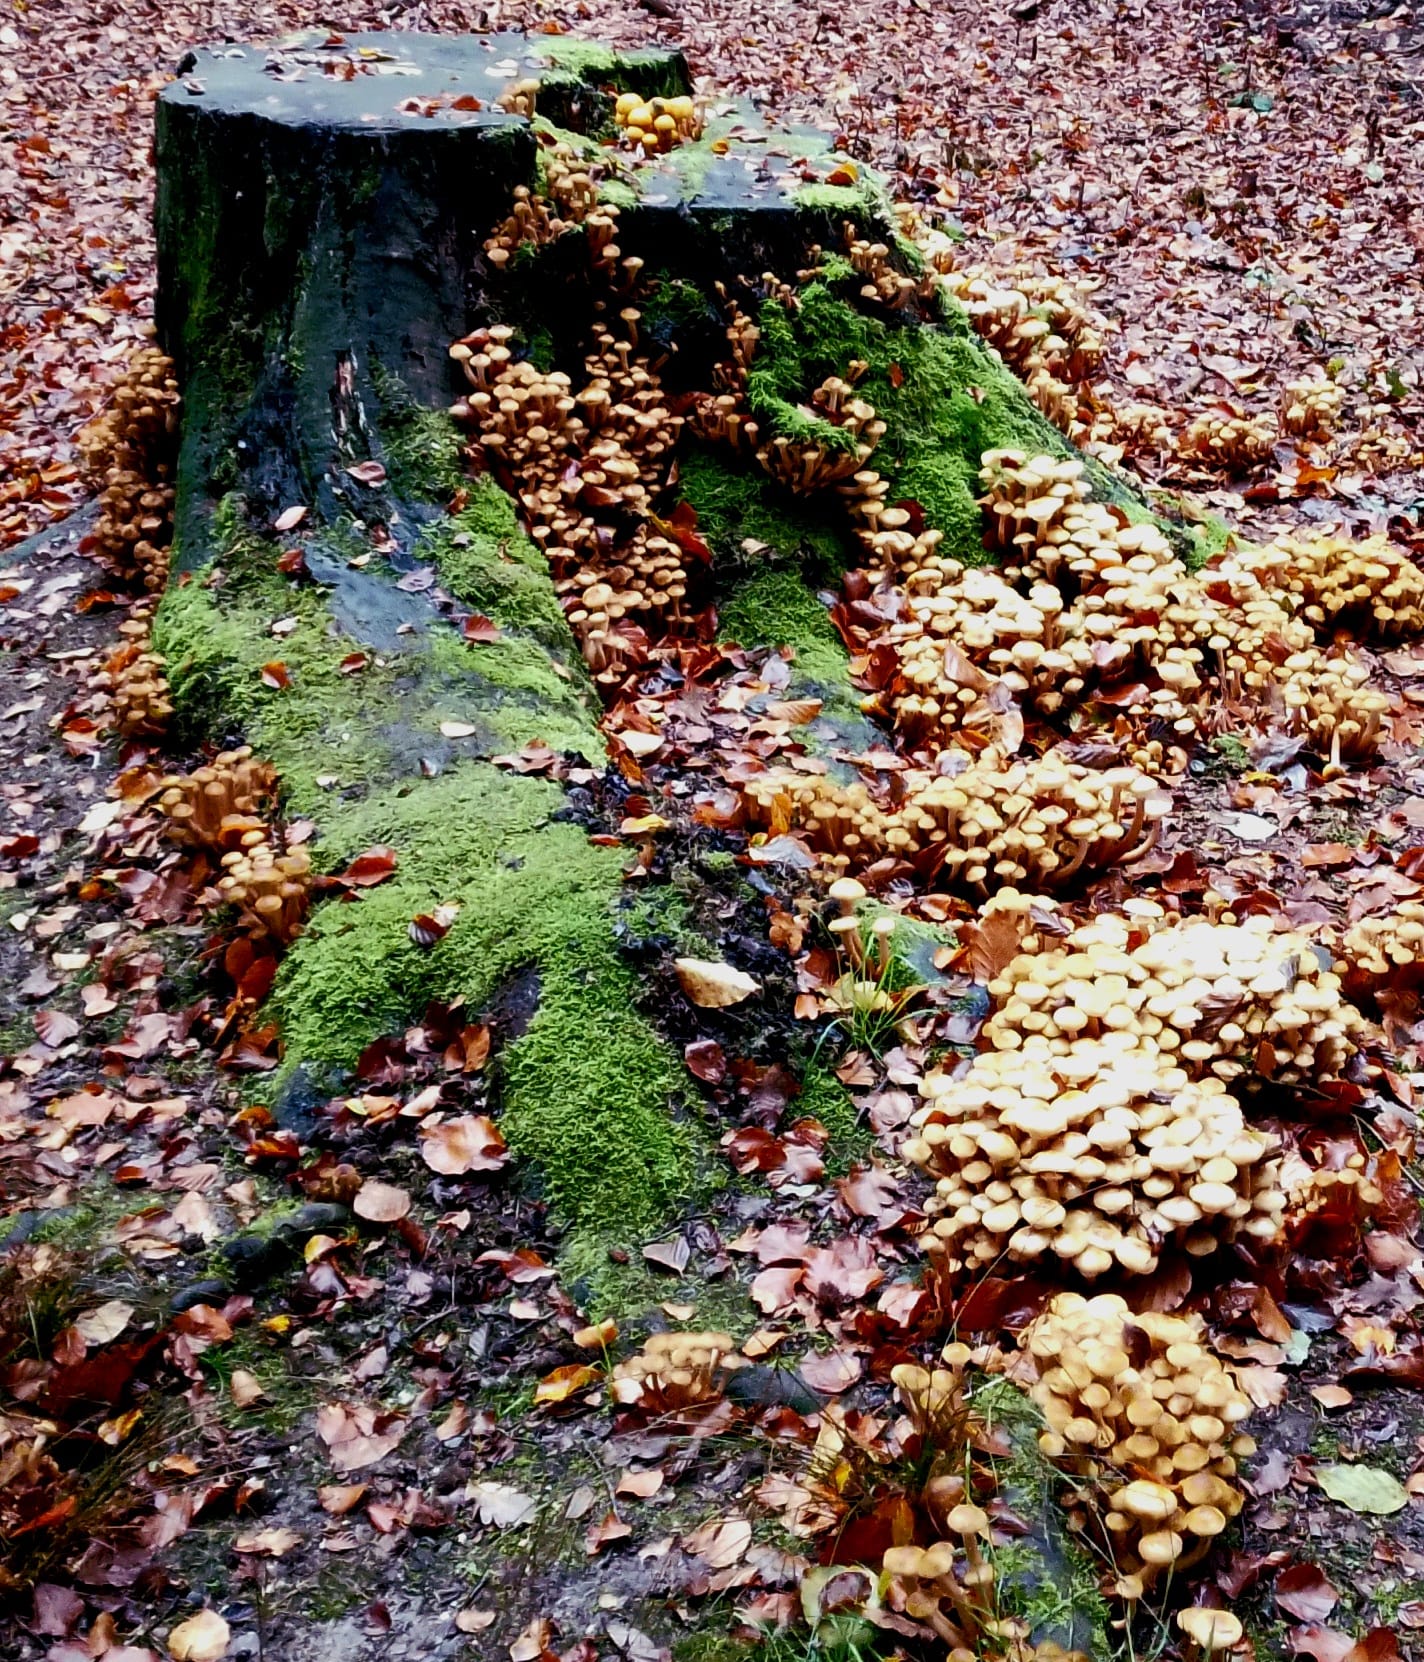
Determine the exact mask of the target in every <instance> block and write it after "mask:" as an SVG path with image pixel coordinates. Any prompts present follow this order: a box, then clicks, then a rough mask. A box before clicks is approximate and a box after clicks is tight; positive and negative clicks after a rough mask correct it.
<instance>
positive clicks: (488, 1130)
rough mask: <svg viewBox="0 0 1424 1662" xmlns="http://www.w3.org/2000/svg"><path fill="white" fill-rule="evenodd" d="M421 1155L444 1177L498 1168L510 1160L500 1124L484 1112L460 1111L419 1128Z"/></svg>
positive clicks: (496, 1169) (432, 1169)
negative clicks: (468, 1112)
mask: <svg viewBox="0 0 1424 1662" xmlns="http://www.w3.org/2000/svg"><path fill="white" fill-rule="evenodd" d="M420 1157H421V1159H422V1160H424V1161H425V1163H426V1165H427V1166H429V1167H430V1169H431V1171H438V1172H440V1173H441V1174H442V1175H443V1176H445V1177H463V1176H464V1175H465V1173H466V1172H472V1171H498V1170H499V1169H500V1167H501V1166H503V1165H504V1164H505V1163H506V1162H507V1161H508V1159H509V1150H508V1149H507V1148H506V1147H505V1144H504V1138H503V1137H502V1136H500V1133H499V1127H498V1126H497V1125H496V1124H495V1123H494V1121H493V1120H492V1119H489V1118H487V1117H486V1116H485V1115H484V1114H461V1115H460V1116H459V1117H458V1118H456V1119H452V1120H441V1121H440V1123H439V1124H438V1125H422V1126H421V1128H420Z"/></svg>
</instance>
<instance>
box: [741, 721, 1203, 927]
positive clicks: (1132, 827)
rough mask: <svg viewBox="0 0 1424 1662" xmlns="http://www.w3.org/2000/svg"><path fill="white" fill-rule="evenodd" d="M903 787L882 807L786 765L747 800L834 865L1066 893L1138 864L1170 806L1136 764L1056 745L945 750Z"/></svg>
mask: <svg viewBox="0 0 1424 1662" xmlns="http://www.w3.org/2000/svg"><path fill="white" fill-rule="evenodd" d="M956 762H957V763H958V764H959V767H958V769H957V770H956V768H955V765H954V764H955V763H956ZM895 791H896V797H895V800H894V801H893V803H891V802H882V801H877V800H876V798H875V797H874V796H872V794H871V792H870V790H869V788H868V787H867V786H866V785H865V784H863V783H861V782H859V781H852V782H850V783H848V784H842V783H840V782H838V781H836V780H834V779H831V778H829V777H828V776H826V775H823V774H807V773H801V772H797V771H796V770H794V769H791V768H776V769H771V770H769V771H768V772H766V773H763V774H756V775H754V776H753V777H752V778H750V779H749V780H747V782H746V784H745V785H744V786H743V798H744V801H745V804H746V808H747V813H748V816H749V818H750V819H751V821H752V823H753V824H756V825H760V826H764V827H766V828H768V829H771V830H773V831H777V832H780V831H784V830H786V829H794V830H797V831H799V832H801V833H802V834H803V835H804V836H805V837H806V840H807V841H808V842H809V843H810V845H811V846H812V848H814V849H816V850H817V851H818V852H819V853H820V854H821V855H822V856H823V857H824V863H825V865H826V866H827V868H828V869H830V870H832V871H838V872H842V873H844V872H850V871H859V870H863V869H864V868H865V867H866V866H868V865H871V864H873V863H874V862H875V861H877V860H881V859H886V858H890V859H897V860H905V861H908V862H909V863H911V864H912V865H914V867H915V869H916V871H917V872H918V873H919V874H920V875H921V876H922V877H923V878H925V879H926V880H930V879H933V881H934V882H936V883H937V884H941V885H944V886H946V887H950V888H957V889H965V890H968V891H969V892H970V893H972V894H983V893H987V892H989V891H991V890H994V889H998V888H1001V887H1003V886H1005V885H1008V886H1011V887H1019V886H1024V887H1028V888H1032V889H1057V888H1063V887H1068V886H1071V885H1072V884H1074V883H1078V882H1083V881H1085V880H1087V879H1090V878H1093V877H1098V876H1101V875H1102V873H1103V872H1105V871H1107V870H1110V869H1112V868H1113V867H1126V866H1131V865H1132V864H1133V863H1134V862H1135V861H1138V860H1141V859H1142V858H1143V857H1144V856H1145V855H1146V854H1148V853H1149V852H1150V851H1151V849H1152V847H1153V846H1154V844H1155V842H1156V838H1157V831H1158V827H1159V826H1160V824H1161V822H1162V819H1163V816H1164V815H1165V814H1166V812H1167V809H1168V807H1169V806H1170V802H1171V799H1170V797H1169V796H1168V794H1167V793H1166V792H1165V791H1163V790H1162V789H1161V788H1160V787H1159V786H1158V785H1157V783H1156V782H1155V781H1154V780H1153V779H1151V778H1149V777H1148V776H1147V775H1146V774H1143V773H1141V772H1139V771H1138V770H1137V769H1136V768H1132V767H1118V768H1106V769H1101V770H1100V769H1095V768H1088V767H1084V766H1082V765H1081V764H1078V763H1073V762H1068V761H1065V760H1064V758H1063V757H1062V755H1061V754H1060V753H1059V752H1057V751H1053V750H1050V751H1049V752H1048V754H1047V755H1046V756H1043V757H1041V758H1036V759H1025V760H1019V761H1015V760H1006V759H1005V758H1004V757H1003V756H1002V754H1000V753H999V752H997V751H994V750H993V749H989V750H986V751H985V752H983V754H982V755H980V756H978V757H976V758H973V759H971V758H969V757H968V756H964V755H958V754H954V755H951V754H950V753H945V754H942V755H941V757H940V759H939V771H937V772H935V773H927V772H924V771H920V770H915V769H911V770H908V771H906V772H905V773H903V774H900V775H898V776H897V780H896V786H895Z"/></svg>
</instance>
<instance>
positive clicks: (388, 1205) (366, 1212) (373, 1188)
mask: <svg viewBox="0 0 1424 1662" xmlns="http://www.w3.org/2000/svg"><path fill="white" fill-rule="evenodd" d="M351 1209H352V1211H353V1212H355V1214H356V1216H357V1217H358V1218H365V1220H366V1221H367V1223H399V1222H400V1220H401V1219H402V1218H403V1217H405V1216H406V1214H407V1213H408V1212H409V1211H410V1195H409V1194H408V1193H407V1192H406V1191H405V1190H404V1189H398V1188H397V1187H396V1186H395V1184H394V1183H382V1182H380V1181H378V1180H377V1179H376V1178H374V1177H368V1178H367V1179H366V1181H365V1182H364V1183H363V1184H362V1185H361V1187H360V1188H359V1189H358V1190H357V1191H356V1198H355V1199H354V1200H353V1201H352V1202H351Z"/></svg>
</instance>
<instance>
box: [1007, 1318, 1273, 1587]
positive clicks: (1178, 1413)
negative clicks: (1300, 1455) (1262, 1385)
mask: <svg viewBox="0 0 1424 1662" xmlns="http://www.w3.org/2000/svg"><path fill="white" fill-rule="evenodd" d="M1021 1348H1022V1350H1023V1351H1024V1352H1025V1353H1026V1355H1027V1356H1028V1357H1029V1358H1030V1359H1031V1360H1032V1362H1033V1364H1034V1366H1035V1368H1036V1371H1037V1374H1038V1378H1037V1381H1036V1383H1035V1384H1034V1386H1033V1389H1032V1395H1033V1397H1034V1400H1035V1401H1036V1402H1037V1403H1038V1405H1039V1407H1040V1409H1041V1410H1042V1411H1043V1416H1044V1420H1045V1423H1046V1429H1045V1430H1044V1432H1043V1434H1042V1436H1041V1438H1040V1447H1041V1449H1042V1450H1043V1452H1044V1453H1045V1454H1046V1455H1047V1456H1048V1457H1049V1458H1050V1459H1051V1460H1053V1461H1054V1462H1055V1463H1056V1464H1057V1465H1059V1466H1060V1467H1061V1468H1062V1469H1063V1470H1064V1471H1066V1472H1067V1473H1069V1474H1070V1475H1072V1476H1073V1477H1076V1478H1078V1479H1081V1480H1086V1481H1087V1482H1088V1483H1089V1484H1090V1487H1088V1488H1086V1489H1084V1490H1082V1491H1080V1494H1081V1498H1082V1500H1083V1503H1084V1504H1083V1510H1084V1513H1085V1516H1084V1520H1083V1521H1084V1524H1085V1526H1087V1527H1090V1528H1093V1529H1095V1530H1096V1531H1097V1532H1098V1533H1099V1536H1100V1539H1102V1541H1103V1543H1104V1545H1105V1546H1106V1548H1107V1550H1108V1552H1109V1554H1110V1559H1111V1562H1112V1564H1113V1565H1114V1567H1115V1569H1116V1571H1117V1589H1118V1593H1119V1595H1120V1596H1121V1597H1124V1598H1126V1599H1129V1600H1134V1599H1138V1598H1140V1597H1141V1596H1142V1594H1143V1593H1144V1592H1145V1591H1146V1589H1147V1588H1149V1587H1150V1586H1151V1585H1152V1583H1153V1582H1154V1581H1156V1580H1157V1579H1158V1578H1160V1577H1162V1576H1163V1575H1165V1574H1167V1573H1170V1572H1172V1571H1175V1570H1181V1569H1185V1568H1187V1567H1188V1566H1189V1565H1190V1564H1191V1563H1192V1562H1193V1561H1194V1560H1195V1559H1197V1558H1200V1557H1201V1556H1202V1555H1203V1554H1204V1553H1205V1552H1206V1551H1207V1549H1208V1547H1209V1546H1210V1544H1211V1542H1212V1541H1213V1540H1214V1539H1215V1537H1216V1536H1218V1535H1220V1534H1221V1532H1222V1531H1223V1530H1224V1529H1225V1528H1226V1526H1227V1524H1228V1523H1229V1522H1230V1521H1231V1519H1232V1518H1234V1517H1235V1516H1236V1515H1237V1513H1238V1512H1240V1510H1241V1507H1242V1503H1243V1500H1244V1496H1243V1494H1242V1492H1241V1488H1240V1485H1239V1483H1238V1482H1237V1481H1236V1476H1237V1462H1238V1460H1239V1459H1241V1458H1242V1457H1243V1456H1245V1455H1248V1454H1251V1453H1253V1452H1254V1450H1255V1446H1256V1445H1255V1443H1254V1441H1253V1440H1252V1439H1251V1438H1250V1437H1248V1436H1246V1435H1244V1434H1242V1433H1240V1432H1238V1431H1237V1430H1236V1429H1235V1428H1236V1427H1237V1426H1239V1425H1240V1424H1241V1422H1242V1421H1243V1420H1244V1419H1245V1418H1246V1417H1247V1415H1248V1414H1249V1413H1250V1411H1251V1401H1250V1398H1249V1397H1248V1396H1247V1395H1246V1393H1245V1392H1244V1391H1243V1390H1242V1389H1241V1387H1240V1385H1239V1384H1238V1383H1237V1381H1236V1379H1235V1378H1234V1377H1233V1375H1232V1373H1231V1371H1230V1369H1229V1368H1228V1367H1227V1366H1225V1365H1224V1364H1223V1363H1222V1362H1221V1361H1220V1360H1219V1359H1218V1358H1217V1357H1216V1356H1215V1355H1214V1354H1213V1352H1212V1350H1211V1348H1210V1346H1209V1345H1208V1344H1207V1342H1206V1334H1205V1327H1204V1324H1203V1322H1202V1319H1201V1317H1200V1316H1197V1315H1188V1316H1173V1315H1165V1314H1161V1313H1159V1312H1156V1311H1144V1312H1142V1313H1141V1314H1139V1315H1134V1314H1133V1313H1132V1311H1131V1310H1129V1308H1128V1306H1127V1304H1126V1302H1125V1301H1124V1300H1123V1299H1121V1298H1119V1297H1118V1296H1117V1295H1116V1294H1113V1293H1100V1294H1098V1295H1096V1296H1095V1297H1092V1298H1084V1297H1082V1296H1081V1295H1079V1294H1077V1293H1061V1294H1059V1295H1058V1296H1057V1297H1056V1298H1055V1299H1053V1301H1052V1302H1051V1303H1050V1305H1049V1307H1048V1309H1047V1310H1045V1311H1044V1313H1043V1314H1042V1315H1041V1316H1039V1317H1037V1318H1036V1319H1035V1320H1034V1321H1033V1322H1032V1323H1030V1325H1029V1326H1028V1328H1027V1329H1025V1331H1024V1334H1023V1337H1022V1346H1021ZM1128 1473H1131V1474H1133V1475H1132V1476H1131V1477H1130V1478H1129V1477H1128V1476H1127V1475H1126V1474H1128ZM1071 1504H1072V1502H1071V1500H1070V1505H1071Z"/></svg>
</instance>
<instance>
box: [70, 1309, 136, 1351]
mask: <svg viewBox="0 0 1424 1662" xmlns="http://www.w3.org/2000/svg"><path fill="white" fill-rule="evenodd" d="M133 1313H134V1307H133V1305H131V1304H125V1303H124V1301H123V1299H121V1298H111V1299H110V1300H109V1301H108V1303H107V1304H101V1305H100V1306H99V1308H98V1309H97V1310H90V1311H88V1312H87V1313H86V1314H85V1315H82V1316H80V1317H79V1318H78V1319H77V1320H76V1321H75V1323H74V1327H75V1331H76V1332H77V1333H78V1334H79V1336H80V1338H82V1339H83V1340H85V1342H86V1343H88V1344H91V1345H107V1344H109V1343H110V1342H111V1341H113V1340H114V1339H117V1338H118V1336H119V1334H120V1333H122V1332H123V1330H124V1329H125V1328H126V1327H127V1326H128V1325H129V1322H130V1320H131V1319H132V1317H133Z"/></svg>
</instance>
